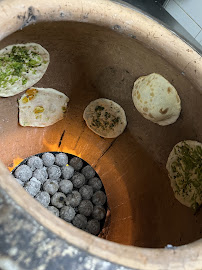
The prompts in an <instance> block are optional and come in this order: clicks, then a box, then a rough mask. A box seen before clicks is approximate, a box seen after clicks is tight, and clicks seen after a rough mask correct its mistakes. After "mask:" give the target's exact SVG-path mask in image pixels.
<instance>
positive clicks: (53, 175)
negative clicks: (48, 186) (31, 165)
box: [48, 165, 62, 179]
mask: <svg viewBox="0 0 202 270" xmlns="http://www.w3.org/2000/svg"><path fill="white" fill-rule="evenodd" d="M61 174H62V173H61V170H60V167H59V166H57V165H53V166H51V167H49V168H48V177H49V179H59V178H60V176H61Z"/></svg>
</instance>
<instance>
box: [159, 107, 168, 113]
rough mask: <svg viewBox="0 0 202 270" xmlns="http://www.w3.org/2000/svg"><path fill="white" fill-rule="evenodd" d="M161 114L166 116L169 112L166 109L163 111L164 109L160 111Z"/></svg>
mask: <svg viewBox="0 0 202 270" xmlns="http://www.w3.org/2000/svg"><path fill="white" fill-rule="evenodd" d="M159 112H160V113H161V114H166V113H167V112H168V108H166V109H165V110H163V109H162V108H161V109H160V110H159Z"/></svg>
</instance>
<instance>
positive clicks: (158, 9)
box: [114, 0, 202, 55]
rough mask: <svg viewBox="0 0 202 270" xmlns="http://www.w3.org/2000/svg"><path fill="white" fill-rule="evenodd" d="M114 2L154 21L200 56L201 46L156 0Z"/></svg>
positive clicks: (201, 52) (116, 0)
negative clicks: (141, 13)
mask: <svg viewBox="0 0 202 270" xmlns="http://www.w3.org/2000/svg"><path fill="white" fill-rule="evenodd" d="M114 2H119V3H120V4H122V5H124V6H128V7H130V8H133V9H134V8H135V9H136V10H138V11H140V12H143V13H144V14H146V15H148V16H149V17H151V18H153V19H155V20H156V21H158V22H159V23H160V24H162V25H164V26H165V27H166V28H168V29H169V30H171V31H172V32H174V33H175V34H176V35H178V36H179V37H180V38H181V39H183V40H184V41H185V42H186V43H188V44H189V45H190V46H191V47H193V49H195V50H196V51H197V52H198V53H199V54H200V55H202V46H201V45H200V44H199V43H198V42H197V41H196V40H195V39H194V38H193V37H192V36H191V35H190V34H189V33H188V32H187V31H186V30H185V29H184V28H183V27H182V26H181V25H180V24H179V23H178V22H177V21H176V20H175V19H174V18H173V17H172V16H171V15H170V14H169V13H168V12H167V11H166V10H165V9H164V8H163V7H162V5H161V4H160V3H159V2H158V1H157V0H156V1H155V0H123V1H121V0H114Z"/></svg>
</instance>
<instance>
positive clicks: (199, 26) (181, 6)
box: [164, 0, 202, 45]
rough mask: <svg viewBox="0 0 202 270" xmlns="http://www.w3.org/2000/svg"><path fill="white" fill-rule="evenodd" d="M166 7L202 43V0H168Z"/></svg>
mask: <svg viewBox="0 0 202 270" xmlns="http://www.w3.org/2000/svg"><path fill="white" fill-rule="evenodd" d="M164 8H165V9H166V10H167V11H168V13H170V15H171V16H173V17H174V18H175V19H176V20H177V21H178V22H179V23H180V24H181V25H182V26H183V27H184V28H185V29H186V30H187V31H188V32H189V33H190V34H191V35H192V36H193V37H194V38H195V39H196V40H197V41H198V42H199V43H200V44H201V45H202V0H167V1H166V2H165V4H164Z"/></svg>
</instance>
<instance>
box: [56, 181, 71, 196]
mask: <svg viewBox="0 0 202 270" xmlns="http://www.w3.org/2000/svg"><path fill="white" fill-rule="evenodd" d="M59 189H60V191H61V192H63V193H64V194H67V193H71V192H72V190H73V184H72V182H71V181H70V180H61V181H60V183H59Z"/></svg>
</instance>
